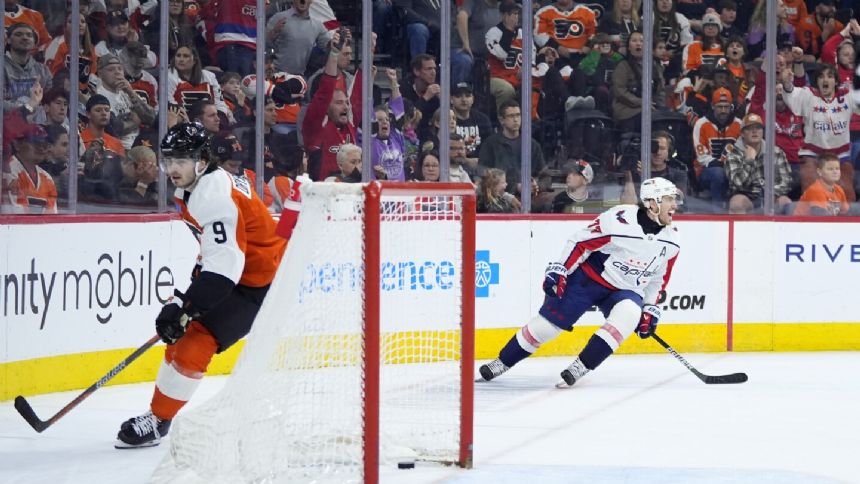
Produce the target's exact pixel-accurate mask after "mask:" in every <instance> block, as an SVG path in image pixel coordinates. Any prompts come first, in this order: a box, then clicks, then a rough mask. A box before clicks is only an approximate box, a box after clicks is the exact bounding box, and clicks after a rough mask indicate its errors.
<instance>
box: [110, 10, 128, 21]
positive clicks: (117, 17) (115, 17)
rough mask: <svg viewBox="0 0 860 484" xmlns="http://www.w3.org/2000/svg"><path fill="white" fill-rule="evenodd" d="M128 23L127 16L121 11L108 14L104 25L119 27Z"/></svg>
mask: <svg viewBox="0 0 860 484" xmlns="http://www.w3.org/2000/svg"><path fill="white" fill-rule="evenodd" d="M124 23H128V15H126V14H125V12H123V11H122V10H114V11H113V12H108V14H107V18H106V19H105V24H107V25H119V24H124Z"/></svg>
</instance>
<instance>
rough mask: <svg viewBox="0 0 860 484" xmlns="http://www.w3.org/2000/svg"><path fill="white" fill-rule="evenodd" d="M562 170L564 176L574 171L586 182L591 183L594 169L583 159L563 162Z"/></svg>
mask: <svg viewBox="0 0 860 484" xmlns="http://www.w3.org/2000/svg"><path fill="white" fill-rule="evenodd" d="M562 170H563V171H564V176H567V175H569V174H571V173H576V174H577V175H580V176H582V177H583V178H585V181H586V183H591V181H592V180H594V169H593V168H591V165H590V164H588V162H587V161H585V160H576V161H569V162H567V163H565V164H564V166H563V167H562Z"/></svg>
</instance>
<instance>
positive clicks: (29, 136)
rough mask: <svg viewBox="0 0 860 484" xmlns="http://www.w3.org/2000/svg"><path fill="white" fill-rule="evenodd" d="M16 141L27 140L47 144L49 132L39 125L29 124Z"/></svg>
mask: <svg viewBox="0 0 860 484" xmlns="http://www.w3.org/2000/svg"><path fill="white" fill-rule="evenodd" d="M16 139H22V140H27V141H29V142H31V143H47V142H48V132H47V131H45V128H43V127H42V126H40V125H38V124H35V123H28V124H26V125H25V126H24V129H22V130H21V131H20V134H19V135H18V136H17V138H16Z"/></svg>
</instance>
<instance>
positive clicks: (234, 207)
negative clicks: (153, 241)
mask: <svg viewBox="0 0 860 484" xmlns="http://www.w3.org/2000/svg"><path fill="white" fill-rule="evenodd" d="M175 197H176V204H177V206H178V208H179V209H180V211H181V213H182V218H183V219H184V220H185V221H187V222H189V223H190V224H192V225H194V226H195V227H197V228H198V229H199V230H200V231H201V234H202V235H201V236H200V261H201V263H202V270H203V271H204V272H212V273H215V274H218V275H221V276H223V277H225V278H227V279H229V280H231V281H232V282H233V283H236V284H242V285H245V286H250V287H263V286H266V285H268V284H270V283H271V282H272V279H273V278H274V277H275V272H276V271H277V269H278V264H280V262H281V257H282V256H283V254H284V248H285V247H286V241H284V239H282V238H280V237H278V236H277V235H275V220H274V219H273V218H272V215H271V214H270V213H269V211H268V210H267V209H266V206H265V205H263V202H262V201H261V200H260V198H259V197H257V194H256V193H255V192H254V189H253V187H252V186H251V183H250V181H249V180H248V179H247V178H246V177H244V176H233V175H231V174H230V173H228V172H227V171H225V170H223V169H220V168H218V169H215V170H213V171H211V172H209V173H206V174H205V175H203V176H201V177H200V180H199V181H198V182H197V185H196V186H195V187H194V190H193V191H191V192H189V191H187V190H183V189H178V190H177V191H176V193H175Z"/></svg>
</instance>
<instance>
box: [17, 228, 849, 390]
mask: <svg viewBox="0 0 860 484" xmlns="http://www.w3.org/2000/svg"><path fill="white" fill-rule="evenodd" d="M589 220H590V217H582V216H579V217H576V216H575V217H562V216H544V217H526V216H507V217H483V218H481V219H480V220H479V221H478V226H477V241H476V247H477V252H476V274H475V277H476V299H475V306H476V325H477V335H476V341H477V347H476V357H477V358H479V359H480V358H489V357H493V356H495V354H496V353H497V351H498V349H499V347H500V346H501V345H502V344H504V342H506V341H507V339H508V338H509V337H510V335H511V334H512V333H513V329H512V328H517V327H519V326H521V325H522V324H523V322H524V321H527V320H528V318H530V317H531V316H532V315H533V314H534V313H535V312H536V311H537V309H538V308H539V306H540V304H541V302H542V300H543V292H542V291H541V288H540V282H541V281H542V278H543V270H544V267H545V266H546V263H547V262H548V261H550V260H555V259H557V258H558V257H559V255H560V252H561V250H562V248H563V245H564V242H565V240H566V238H567V237H568V236H569V235H570V234H571V233H573V232H574V231H576V230H577V229H578V228H580V227H583V226H584V225H586V224H587V223H588V222H589ZM857 222H858V220H856V219H841V220H837V221H834V220H821V219H810V218H806V219H782V218H780V219H779V223H774V222H773V221H771V219H768V218H765V217H760V218H750V219H744V220H730V219H727V218H721V217H687V218H683V219H681V220H679V221H678V222H677V224H678V228H679V230H680V231H681V241H682V242H681V255H680V257H679V260H678V262H677V264H676V266H675V271H674V273H673V277H672V280H671V282H670V284H669V286H668V287H667V291H666V294H665V296H664V297H663V298H662V300H661V302H660V305H661V306H662V307H663V319H662V321H661V327H660V332H661V334H662V335H663V336H664V337H665V338H666V339H667V340H668V341H669V342H671V344H672V345H673V346H674V347H675V348H676V349H678V350H679V351H700V352H701V351H707V352H719V351H727V350H733V351H812V350H858V349H860V298H858V297H857V295H856V289H855V288H856V284H857V282H856V281H857V277H858V274H860V272H858V268H860V225H858V224H857ZM415 254H416V255H415V259H416V260H415V261H414V262H415V264H414V265H415V266H416V267H430V266H428V265H427V264H432V265H433V267H437V268H438V267H444V268H445V273H444V274H443V275H444V276H445V277H446V278H451V277H455V276H458V275H459V274H450V273H449V272H448V271H450V269H449V268H448V266H447V265H446V264H445V261H447V260H448V259H450V254H446V253H443V251H442V250H441V249H440V248H439V247H436V246H435V245H433V244H428V246H427V247H420V248H416V251H415ZM196 255H197V242H196V240H195V239H194V237H193V236H192V234H191V233H190V231H189V230H188V229H187V228H186V226H185V224H183V223H182V222H180V221H177V220H175V219H172V218H170V217H169V216H166V215H152V216H91V217H49V218H32V217H29V218H22V217H6V218H0V311H2V315H3V317H2V323H0V324H2V328H0V334H2V338H0V400H5V399H9V398H13V397H14V396H15V395H18V394H24V395H29V394H36V393H46V392H55V391H61V390H68V389H75V388H83V387H86V386H88V385H90V384H91V383H92V382H93V381H94V380H95V379H97V378H98V377H99V376H101V375H102V374H103V373H104V372H106V371H107V370H108V369H110V368H111V367H112V366H113V365H114V364H116V362H118V361H119V360H121V359H122V358H124V357H125V356H126V355H127V354H128V353H129V352H130V351H131V349H132V348H135V347H137V346H139V345H140V344H142V343H143V342H145V341H146V340H147V339H148V338H149V337H150V336H151V335H152V334H153V332H154V329H153V322H152V320H153V317H154V315H155V314H157V312H158V308H159V307H160V306H161V305H162V304H163V302H164V301H165V300H166V299H167V297H169V296H170V294H172V292H173V286H174V285H175V286H177V287H178V288H179V289H184V288H185V287H186V286H187V284H188V282H189V280H188V274H189V273H190V270H191V267H192V266H193V264H194V260H195V258H196ZM425 272H426V271H425ZM437 272H438V271H437ZM427 274H429V275H427ZM427 274H425V275H423V276H422V275H420V274H419V276H417V277H425V279H419V280H418V283H416V284H402V285H398V288H402V290H403V291H421V292H422V294H420V296H421V299H425V298H427V297H432V292H433V291H443V290H455V289H456V288H454V287H451V285H450V284H432V283H430V282H432V281H431V279H429V277H431V275H432V276H433V277H437V278H438V277H439V275H438V274H437V273H436V272H433V274H430V272H427ZM445 280H447V279H445ZM428 281H430V282H428ZM398 290H400V289H397V288H395V290H390V291H387V292H386V296H385V297H399V296H403V297H405V296H406V295H405V294H401V295H398V294H397V291H398ZM597 324H602V317H601V316H600V314H599V313H597V312H596V311H592V312H589V313H588V314H586V315H585V316H584V317H583V319H582V320H581V321H580V322H579V323H578V324H577V326H576V329H575V330H574V331H573V332H572V333H565V334H563V335H562V336H561V337H560V338H558V339H557V340H556V341H554V342H553V343H551V344H548V345H545V347H543V348H541V350H540V354H545V355H569V354H573V353H575V352H578V351H579V349H580V348H581V347H582V345H583V344H584V343H585V341H586V340H587V339H588V337H589V336H590V335H591V333H592V331H593V329H594V325H597ZM428 327H430V328H432V322H428ZM240 349H241V343H240V344H239V345H237V346H236V347H234V348H231V350H229V351H228V352H226V353H224V354H222V355H218V356H217V357H216V359H215V360H214V361H213V363H212V366H211V371H212V372H213V373H224V372H229V370H230V368H231V367H232V365H233V363H234V361H235V358H236V356H237V354H238V351H239V350H240ZM619 351H620V352H628V353H642V352H659V351H663V350H662V349H661V348H660V347H659V346H658V345H657V344H656V343H654V342H651V341H641V340H639V339H638V338H630V339H628V340H627V341H626V342H625V343H624V345H623V346H622V347H621V348H620V349H619ZM162 354H163V353H162V350H161V349H157V350H152V351H150V352H149V353H147V354H146V355H144V356H143V357H142V358H141V359H140V360H138V361H137V362H136V363H134V364H133V365H132V366H131V367H129V368H128V369H127V370H125V371H123V372H122V373H120V374H119V376H117V378H116V379H115V380H114V382H115V383H129V382H137V381H146V380H152V379H153V378H154V376H155V372H156V369H157V367H158V364H159V362H160V360H161V357H162Z"/></svg>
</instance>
